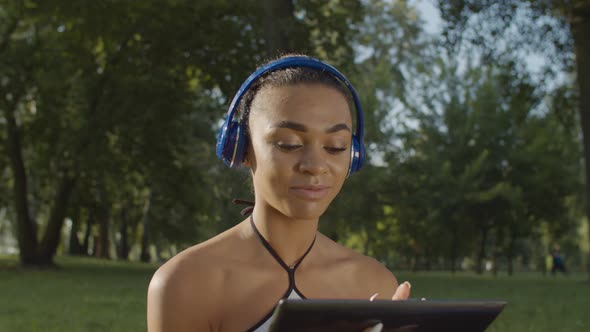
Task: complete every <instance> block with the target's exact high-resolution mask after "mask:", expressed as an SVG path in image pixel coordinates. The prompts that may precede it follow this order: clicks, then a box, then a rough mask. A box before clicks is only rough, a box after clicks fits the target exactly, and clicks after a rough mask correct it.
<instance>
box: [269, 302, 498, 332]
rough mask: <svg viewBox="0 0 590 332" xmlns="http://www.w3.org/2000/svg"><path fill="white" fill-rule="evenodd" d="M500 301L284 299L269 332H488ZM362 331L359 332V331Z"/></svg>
mask: <svg viewBox="0 0 590 332" xmlns="http://www.w3.org/2000/svg"><path fill="white" fill-rule="evenodd" d="M505 305H506V302H505V301H499V300H414V299H412V300H405V301H390V300H376V301H369V300H317V299H306V300H295V299H282V300H280V301H279V304H278V305H277V307H276V308H275V310H274V313H273V315H272V317H271V318H270V319H271V324H270V330H269V331H270V332H273V331H274V332H277V331H280V332H291V331H307V330H310V331H315V330H322V331H328V330H330V329H329V328H323V329H320V328H321V327H322V326H340V327H341V328H340V329H341V330H346V328H345V327H344V326H356V327H360V330H362V328H363V327H368V326H372V325H374V324H377V323H379V322H381V323H383V324H384V331H387V329H395V328H400V327H406V329H405V330H404V331H406V330H407V331H419V332H427V331H450V330H452V331H485V329H487V327H488V326H489V325H490V324H491V323H492V322H493V321H494V320H495V319H496V317H497V316H498V315H499V314H500V312H502V310H503V308H504V306H505ZM347 324H348V325H347ZM360 330H359V331H360Z"/></svg>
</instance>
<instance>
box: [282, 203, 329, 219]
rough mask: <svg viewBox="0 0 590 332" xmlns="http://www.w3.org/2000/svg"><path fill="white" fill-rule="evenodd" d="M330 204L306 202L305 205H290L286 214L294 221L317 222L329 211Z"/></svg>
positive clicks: (285, 211)
mask: <svg viewBox="0 0 590 332" xmlns="http://www.w3.org/2000/svg"><path fill="white" fill-rule="evenodd" d="M328 205H329V203H328V204H325V203H324V204H321V203H315V204H314V203H309V202H304V203H303V204H301V203H299V204H288V206H286V207H285V209H284V214H285V215H286V216H288V217H290V218H293V219H302V220H317V219H319V218H320V217H321V216H322V215H323V214H324V212H326V210H327V209H328Z"/></svg>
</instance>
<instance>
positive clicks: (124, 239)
mask: <svg viewBox="0 0 590 332" xmlns="http://www.w3.org/2000/svg"><path fill="white" fill-rule="evenodd" d="M127 218H128V211H127V206H126V205H125V206H123V209H122V210H121V226H120V227H119V235H120V236H121V238H120V240H119V245H118V250H117V256H118V258H119V259H121V260H128V259H129V239H128V236H129V232H128V230H127V228H128V221H127Z"/></svg>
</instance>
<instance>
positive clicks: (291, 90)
mask: <svg viewBox="0 0 590 332" xmlns="http://www.w3.org/2000/svg"><path fill="white" fill-rule="evenodd" d="M249 126H250V127H249V129H250V146H249V149H248V158H247V165H249V166H250V167H251V169H252V175H253V180H254V192H255V196H256V204H257V205H259V204H265V205H268V206H270V207H271V208H274V209H275V210H277V211H279V212H280V213H282V214H284V215H286V216H288V217H291V218H296V219H317V218H319V217H320V216H321V215H322V214H323V213H324V211H325V210H326V209H327V207H328V205H329V204H330V202H331V201H332V200H333V199H334V197H335V196H336V194H337V193H338V192H339V191H340V188H342V184H343V183H344V180H345V178H346V174H347V172H348V167H349V164H350V144H351V135H352V119H351V115H350V109H349V106H348V103H347V101H346V98H345V97H344V96H343V95H342V93H341V92H339V91H337V90H336V89H334V88H331V87H328V86H326V85H322V84H296V85H292V86H284V87H268V86H267V87H264V88H262V89H261V90H260V91H259V92H258V93H257V95H256V97H255V98H254V100H253V102H252V106H251V111H250V120H249Z"/></svg>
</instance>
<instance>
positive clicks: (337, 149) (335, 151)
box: [324, 146, 347, 154]
mask: <svg viewBox="0 0 590 332" xmlns="http://www.w3.org/2000/svg"><path fill="white" fill-rule="evenodd" d="M324 149H326V151H328V153H331V154H339V153H342V152H344V151H346V150H347V148H346V147H342V148H341V147H330V146H326V147H324Z"/></svg>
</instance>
